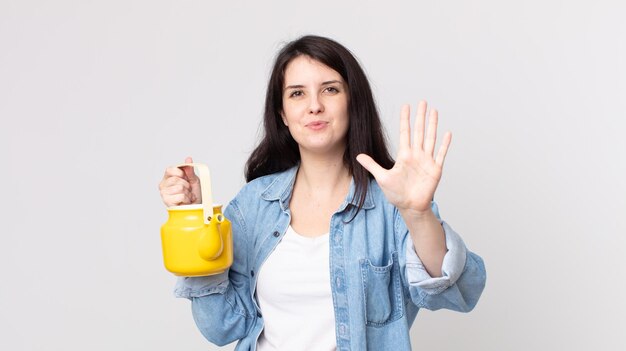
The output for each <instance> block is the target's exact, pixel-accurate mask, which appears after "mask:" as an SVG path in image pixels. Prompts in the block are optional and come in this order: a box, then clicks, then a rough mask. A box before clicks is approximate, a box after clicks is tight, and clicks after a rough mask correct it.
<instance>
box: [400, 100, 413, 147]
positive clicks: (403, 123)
mask: <svg viewBox="0 0 626 351" xmlns="http://www.w3.org/2000/svg"><path fill="white" fill-rule="evenodd" d="M410 148H411V107H410V106H409V105H403V106H402V111H401V112H400V147H399V150H398V151H400V150H403V149H410Z"/></svg>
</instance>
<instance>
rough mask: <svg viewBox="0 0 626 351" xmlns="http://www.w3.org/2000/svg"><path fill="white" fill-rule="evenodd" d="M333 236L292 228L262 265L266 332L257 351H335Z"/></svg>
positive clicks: (260, 287) (260, 292) (259, 285)
mask: <svg viewBox="0 0 626 351" xmlns="http://www.w3.org/2000/svg"><path fill="white" fill-rule="evenodd" d="M328 237H329V234H324V235H322V236H318V237H305V236H302V235H299V234H298V233H296V232H295V231H294V230H293V228H291V226H289V228H288V229H287V233H285V236H284V237H283V238H282V240H281V242H280V243H279V244H278V245H277V246H276V248H275V249H274V252H272V253H271V254H270V255H269V257H268V258H267V260H266V261H265V263H264V264H263V266H261V270H260V271H259V273H258V274H259V275H258V281H257V288H256V295H257V299H258V301H259V307H260V308H261V313H262V314H263V318H264V320H265V327H264V329H263V332H262V333H261V335H260V337H259V340H258V342H257V350H259V351H277V350H281V351H282V350H315V351H331V350H336V348H337V341H336V338H335V314H334V310H333V299H332V293H331V290H330V268H329V266H328V265H329V251H328V250H329V243H328Z"/></svg>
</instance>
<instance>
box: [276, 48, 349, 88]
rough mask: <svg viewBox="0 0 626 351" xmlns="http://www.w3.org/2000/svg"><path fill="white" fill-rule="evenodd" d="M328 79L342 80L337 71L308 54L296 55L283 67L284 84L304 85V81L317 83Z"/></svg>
mask: <svg viewBox="0 0 626 351" xmlns="http://www.w3.org/2000/svg"><path fill="white" fill-rule="evenodd" d="M329 80H339V81H343V80H342V79H341V75H340V74H339V72H337V71H335V70H334V69H332V68H330V67H328V66H326V65H325V64H323V63H321V62H319V61H317V60H314V59H313V58H311V57H309V56H304V55H301V56H298V57H296V58H294V59H293V60H291V62H289V63H288V64H287V67H286V68H285V83H284V85H285V86H287V85H294V84H299V85H306V83H310V84H311V83H316V82H318V83H319V82H324V81H329Z"/></svg>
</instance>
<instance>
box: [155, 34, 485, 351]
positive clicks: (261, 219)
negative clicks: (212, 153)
mask: <svg viewBox="0 0 626 351" xmlns="http://www.w3.org/2000/svg"><path fill="white" fill-rule="evenodd" d="M426 110H427V106H426V103H425V102H421V103H420V104H419V105H418V108H417V120H416V122H415V131H414V135H413V137H411V131H410V130H411V128H410V117H409V115H410V111H409V107H408V106H405V107H404V108H403V109H402V113H401V128H400V129H401V131H400V146H399V151H398V155H397V159H396V161H395V162H394V160H393V159H392V158H391V157H390V156H389V153H388V152H387V147H386V145H385V142H384V136H383V133H382V128H381V123H380V119H379V116H378V113H377V109H376V106H375V103H374V99H373V97H372V93H371V89H370V87H369V83H368V81H367V78H366V77H365V74H364V72H363V70H362V69H361V67H360V66H359V64H358V63H357V61H356V59H355V58H354V57H353V56H352V54H351V53H350V52H349V51H348V50H347V49H346V48H344V47H343V46H341V45H340V44H338V43H336V42H334V41H332V40H330V39H327V38H322V37H316V36H305V37H302V38H300V39H297V40H295V41H293V42H291V43H288V44H287V45H286V46H285V47H284V48H283V49H282V50H281V52H280V53H279V54H278V56H277V58H276V62H275V65H274V68H273V71H272V74H271V77H270V81H269V85H268V89H267V96H266V101H265V115H264V128H265V135H264V137H263V140H262V141H261V142H260V144H259V146H258V147H257V148H256V149H255V151H254V152H253V153H252V155H251V156H250V158H249V160H248V162H247V165H246V178H247V181H248V183H247V184H246V185H245V186H244V188H243V189H242V190H241V191H240V193H239V194H238V195H237V196H236V197H235V198H234V199H233V200H232V201H231V202H230V204H229V205H228V207H227V208H226V210H225V212H224V213H225V216H226V217H227V218H229V219H230V220H231V221H232V225H233V235H234V263H233V265H232V267H231V268H230V270H229V271H228V272H225V273H223V274H220V275H217V276H210V277H200V278H180V279H179V281H178V283H177V287H176V290H175V293H176V295H177V296H178V297H186V298H189V299H190V300H191V301H192V308H193V316H194V319H195V321H196V324H197V326H198V328H199V329H200V331H201V332H202V333H203V335H204V336H205V337H206V338H207V339H208V340H209V341H211V342H213V343H215V344H217V345H225V344H228V343H231V342H233V341H239V343H238V345H237V350H255V349H256V350H261V351H267V350H335V349H337V350H366V349H369V350H383V349H388V350H410V349H411V346H410V337H409V328H410V326H411V325H412V323H413V321H414V319H415V316H416V314H417V312H418V310H419V309H420V308H428V309H431V310H436V309H440V308H448V309H452V310H457V311H464V312H467V311H470V310H471V309H472V308H473V307H474V306H475V304H476V302H477V301H478V298H479V296H480V294H481V292H482V290H483V288H484V284H485V269H484V265H483V262H482V260H481V258H480V257H479V256H477V255H475V254H474V253H471V252H469V251H467V249H466V248H465V245H464V243H463V241H462V240H461V238H460V237H459V236H458V234H456V233H455V232H454V231H453V230H452V229H451V228H450V227H449V226H448V225H447V224H446V223H445V222H443V221H441V220H440V219H439V217H438V211H437V206H436V205H435V204H434V202H432V199H433V195H434V193H435V189H436V188H437V185H438V183H439V180H440V178H441V172H442V167H443V162H444V159H445V156H446V153H447V150H448V146H449V145H450V141H451V135H450V133H446V134H445V135H444V137H443V141H442V143H441V147H440V149H439V150H438V151H437V153H436V154H435V150H434V149H435V140H436V130H437V111H435V110H432V109H431V112H430V115H429V122H428V126H425V119H426ZM411 139H412V141H411ZM186 162H188V163H189V162H192V160H191V158H188V159H187V160H186ZM159 187H160V191H161V195H162V198H163V201H164V202H165V204H166V205H167V206H174V205H180V204H189V203H200V200H201V199H200V189H199V182H198V179H197V177H196V176H195V175H194V173H193V170H192V169H191V168H190V167H183V168H182V169H180V168H175V167H170V168H167V170H166V172H165V175H164V177H163V180H162V181H161V184H160V186H159Z"/></svg>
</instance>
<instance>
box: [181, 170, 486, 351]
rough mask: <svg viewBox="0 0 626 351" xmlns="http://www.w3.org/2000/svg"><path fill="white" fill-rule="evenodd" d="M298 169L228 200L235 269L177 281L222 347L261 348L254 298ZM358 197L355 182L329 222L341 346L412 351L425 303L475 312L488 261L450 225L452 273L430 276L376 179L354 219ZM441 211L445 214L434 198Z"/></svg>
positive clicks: (286, 215)
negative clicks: (414, 326) (414, 328)
mask: <svg viewBox="0 0 626 351" xmlns="http://www.w3.org/2000/svg"><path fill="white" fill-rule="evenodd" d="M296 172H297V167H293V168H291V169H289V170H286V171H284V172H281V173H275V174H271V175H267V176H264V177H261V178H258V179H255V180H253V181H251V182H250V183H248V184H246V185H245V186H244V187H243V189H242V190H241V191H240V192H239V194H238V195H237V196H236V197H235V198H234V199H233V200H232V201H231V202H230V204H229V205H228V206H227V208H226V209H225V211H224V215H225V216H226V218H228V219H229V220H230V221H231V222H232V228H233V237H234V239H233V245H234V262H233V265H232V266H231V267H230V269H229V270H228V271H227V272H224V273H222V274H219V275H214V276H209V277H193V278H178V281H177V283H176V288H175V291H174V294H175V295H176V296H177V297H185V298H188V299H190V300H191V301H192V312H193V317H194V320H195V322H196V325H197V326H198V328H199V329H200V331H201V332H202V334H203V335H204V336H205V337H206V338H207V339H208V340H209V341H210V342H212V343H214V344H217V345H220V346H222V345H226V344H229V343H231V342H234V341H237V340H238V341H239V343H238V344H237V347H236V350H255V349H256V342H257V339H258V337H259V335H260V334H261V332H262V330H263V315H262V312H261V310H260V309H259V306H258V303H257V301H256V298H255V288H256V283H257V281H256V279H257V276H258V274H257V273H258V272H259V270H260V269H261V267H262V266H263V263H264V262H265V260H266V259H267V257H268V256H269V255H270V254H271V253H272V251H273V250H274V248H275V247H276V245H278V244H279V243H280V240H281V238H282V237H283V235H284V234H285V232H286V231H287V227H288V226H289V223H290V220H291V216H290V210H289V200H290V197H291V192H292V190H293V185H294V182H295V176H296ZM353 194H354V183H352V184H351V186H350V191H349V193H348V196H347V197H346V200H345V201H344V203H343V204H342V205H341V206H340V208H339V209H338V210H337V212H335V213H334V214H333V216H332V217H331V220H330V237H329V244H330V248H329V253H330V257H329V261H328V264H329V269H330V277H331V281H330V284H331V290H332V299H333V308H334V312H335V326H334V327H335V334H336V337H337V350H411V345H410V336H409V328H410V326H411V325H412V324H413V321H414V320H415V316H416V315H417V312H418V310H419V309H420V308H427V309H429V310H438V309H441V308H446V309H451V310H455V311H461V312H468V311H470V310H472V309H473V308H474V306H475V305H476V303H477V301H478V298H479V297H480V295H481V293H482V291H483V288H484V286H485V279H486V274H485V267H484V264H483V261H482V259H481V258H480V257H479V256H478V255H476V254H474V253H472V252H469V251H468V250H467V249H466V247H465V244H464V243H463V241H462V240H461V238H460V237H459V235H458V234H457V233H456V232H454V231H453V230H452V228H450V226H449V225H448V224H447V223H445V222H443V221H441V224H442V226H443V229H444V232H445V236H446V245H447V248H448V251H447V253H446V255H445V257H444V259H443V266H442V273H443V276H442V277H436V278H433V277H431V276H430V275H429V274H428V272H427V271H426V269H425V268H424V266H423V264H422V262H421V261H420V259H419V257H418V256H417V254H416V253H415V249H414V247H413V243H412V241H411V236H410V234H409V231H408V228H407V227H406V225H405V223H404V221H403V219H402V217H401V216H400V214H399V212H398V209H397V208H395V207H394V206H393V205H391V204H390V203H389V202H388V201H387V199H386V198H385V196H384V194H383V193H382V191H381V189H380V187H379V186H378V184H377V183H376V181H375V180H371V181H370V184H369V188H368V191H367V196H366V199H365V203H364V205H363V208H362V209H361V211H359V213H358V215H357V216H356V217H355V218H354V219H353V220H352V221H350V222H348V221H349V220H350V219H351V218H352V216H353V214H354V212H353V210H354V208H355V206H356V205H357V204H356V200H353ZM432 209H433V212H434V213H435V215H437V217H438V218H439V213H438V209H437V205H436V204H435V203H434V202H433V204H432ZM305 317H306V316H303V318H305ZM294 323H297V321H294ZM329 327H330V326H329Z"/></svg>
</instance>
